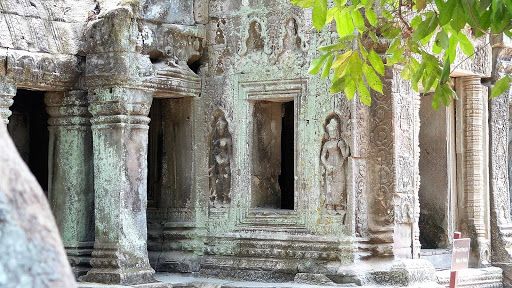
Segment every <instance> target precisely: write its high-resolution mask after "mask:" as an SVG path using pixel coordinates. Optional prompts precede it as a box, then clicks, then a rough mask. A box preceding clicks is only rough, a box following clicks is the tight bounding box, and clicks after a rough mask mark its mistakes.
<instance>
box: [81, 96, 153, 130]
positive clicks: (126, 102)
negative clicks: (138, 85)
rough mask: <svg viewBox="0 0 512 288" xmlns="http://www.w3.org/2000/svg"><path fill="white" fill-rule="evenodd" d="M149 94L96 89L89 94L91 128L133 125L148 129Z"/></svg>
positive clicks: (150, 98)
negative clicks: (91, 117) (91, 116)
mask: <svg viewBox="0 0 512 288" xmlns="http://www.w3.org/2000/svg"><path fill="white" fill-rule="evenodd" d="M152 99H153V98H152V96H151V93H149V92H148V91H146V90H143V89H142V90H139V89H134V88H124V87H114V88H96V89H93V90H91V91H90V93H89V103H90V105H89V112H91V114H92V115H93V116H94V117H93V119H92V124H93V126H94V127H93V128H95V129H101V128H109V127H112V126H119V125H124V124H128V125H135V126H138V127H139V128H143V129H148V124H149V118H148V117H147V116H148V114H149V110H150V108H151V101H152Z"/></svg>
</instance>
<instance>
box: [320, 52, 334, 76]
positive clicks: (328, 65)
mask: <svg viewBox="0 0 512 288" xmlns="http://www.w3.org/2000/svg"><path fill="white" fill-rule="evenodd" d="M333 58H334V55H331V56H329V58H327V61H326V62H325V66H324V71H322V78H325V77H328V76H329V73H330V71H331V66H332V59H333Z"/></svg>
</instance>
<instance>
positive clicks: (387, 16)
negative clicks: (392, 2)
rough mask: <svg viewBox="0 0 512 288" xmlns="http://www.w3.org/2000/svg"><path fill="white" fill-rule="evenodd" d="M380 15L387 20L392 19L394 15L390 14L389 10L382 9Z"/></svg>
mask: <svg viewBox="0 0 512 288" xmlns="http://www.w3.org/2000/svg"><path fill="white" fill-rule="evenodd" d="M382 16H384V17H385V18H386V19H388V20H393V19H394V18H395V17H394V16H393V14H391V12H389V11H388V10H385V9H384V10H382Z"/></svg>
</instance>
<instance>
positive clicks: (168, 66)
mask: <svg viewBox="0 0 512 288" xmlns="http://www.w3.org/2000/svg"><path fill="white" fill-rule="evenodd" d="M144 86H145V87H147V88H148V89H151V90H153V91H154V94H153V97H155V98H182V97H198V96H199V94H200V93H201V78H200V77H199V76H198V75H197V74H195V73H194V72H192V70H190V68H189V67H188V66H187V65H178V64H175V63H173V62H168V63H158V64H156V65H155V75H154V76H153V77H151V78H149V79H147V80H146V81H145V82H144Z"/></svg>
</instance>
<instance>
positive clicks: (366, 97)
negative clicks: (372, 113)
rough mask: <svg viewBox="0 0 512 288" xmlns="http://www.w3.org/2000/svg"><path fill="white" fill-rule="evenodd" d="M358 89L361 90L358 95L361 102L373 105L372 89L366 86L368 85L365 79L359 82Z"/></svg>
mask: <svg viewBox="0 0 512 288" xmlns="http://www.w3.org/2000/svg"><path fill="white" fill-rule="evenodd" d="M357 91H358V92H359V93H358V95H359V99H361V102H363V103H364V104H366V105H367V106H370V105H372V98H371V97H370V91H368V88H366V85H364V82H363V81H361V82H358V83H357Z"/></svg>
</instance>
